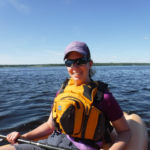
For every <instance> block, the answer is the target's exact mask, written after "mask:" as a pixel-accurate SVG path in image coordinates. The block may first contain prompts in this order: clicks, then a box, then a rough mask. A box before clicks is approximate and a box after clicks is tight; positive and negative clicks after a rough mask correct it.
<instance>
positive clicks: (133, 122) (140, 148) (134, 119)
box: [102, 112, 148, 150]
mask: <svg viewBox="0 0 150 150" xmlns="http://www.w3.org/2000/svg"><path fill="white" fill-rule="evenodd" d="M124 116H125V118H126V120H127V122H128V124H129V126H130V129H131V131H132V136H131V139H130V141H129V142H128V144H127V145H126V147H125V148H124V150H147V146H148V133H147V127H146V125H145V123H144V121H143V120H142V118H141V117H140V116H138V115H136V114H131V115H128V114H127V113H125V112H124ZM112 132H113V134H114V135H115V136H113V137H114V138H115V137H116V135H117V133H116V131H115V129H114V130H113V131H112ZM112 140H114V139H112ZM110 147H111V145H107V144H105V143H104V142H103V145H102V148H103V149H106V150H108V149H109V148H110Z"/></svg>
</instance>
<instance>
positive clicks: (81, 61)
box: [65, 57, 90, 67]
mask: <svg viewBox="0 0 150 150" xmlns="http://www.w3.org/2000/svg"><path fill="white" fill-rule="evenodd" d="M88 61H90V59H89V58H84V57H83V58H79V59H74V60H71V59H67V60H65V65H66V66H67V67H73V65H74V64H75V62H76V64H77V65H78V66H83V65H85V64H87V62H88Z"/></svg>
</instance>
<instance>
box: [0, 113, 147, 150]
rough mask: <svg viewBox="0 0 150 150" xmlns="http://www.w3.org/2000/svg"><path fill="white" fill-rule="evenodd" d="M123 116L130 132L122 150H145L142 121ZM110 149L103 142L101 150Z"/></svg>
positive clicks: (145, 136)
mask: <svg viewBox="0 0 150 150" xmlns="http://www.w3.org/2000/svg"><path fill="white" fill-rule="evenodd" d="M124 116H125V118H126V120H127V122H128V124H129V126H130V128H131V131H132V136H131V139H130V141H129V142H128V144H127V146H126V147H125V149H124V150H147V146H148V134H147V128H146V125H145V123H144V121H143V120H142V119H141V118H140V117H139V116H138V115H136V114H131V115H128V114H127V113H124ZM112 135H113V136H112V141H114V140H115V138H116V136H117V133H116V131H115V129H114V130H113V133H112ZM47 137H48V136H44V137H42V138H38V139H35V140H34V141H38V140H40V139H45V138H47ZM5 146H8V145H5ZM9 146H10V145H9ZM1 147H3V146H1ZM110 147H111V145H110V144H105V142H103V145H102V148H103V149H105V150H108V149H109V148H110Z"/></svg>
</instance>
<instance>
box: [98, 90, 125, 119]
mask: <svg viewBox="0 0 150 150" xmlns="http://www.w3.org/2000/svg"><path fill="white" fill-rule="evenodd" d="M98 108H99V109H100V110H101V111H102V112H103V113H104V114H105V115H106V116H107V117H108V119H109V120H110V121H116V120H118V119H120V118H121V117H122V116H123V112H122V109H121V107H120V105H119V104H118V102H117V100H116V99H115V98H114V97H113V95H112V93H110V92H108V91H105V93H104V99H103V101H102V102H101V103H100V104H99V105H98Z"/></svg>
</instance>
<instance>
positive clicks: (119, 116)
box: [0, 41, 131, 150]
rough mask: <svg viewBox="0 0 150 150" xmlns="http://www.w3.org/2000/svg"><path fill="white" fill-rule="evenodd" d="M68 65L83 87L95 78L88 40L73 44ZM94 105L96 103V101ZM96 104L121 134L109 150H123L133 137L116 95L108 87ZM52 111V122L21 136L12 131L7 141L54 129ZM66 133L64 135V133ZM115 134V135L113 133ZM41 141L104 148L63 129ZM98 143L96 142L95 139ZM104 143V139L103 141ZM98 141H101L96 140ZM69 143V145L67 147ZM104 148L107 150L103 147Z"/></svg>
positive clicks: (22, 148)
mask: <svg viewBox="0 0 150 150" xmlns="http://www.w3.org/2000/svg"><path fill="white" fill-rule="evenodd" d="M64 60H65V64H66V66H67V70H68V73H69V75H70V77H71V79H72V80H73V82H74V84H75V85H76V86H80V85H83V84H86V83H89V82H90V81H91V68H92V65H93V61H92V60H91V55H90V51H89V48H88V46H87V45H86V43H84V42H80V41H74V42H72V43H70V44H69V45H68V46H67V48H66V50H65V56H64ZM93 105H94V104H93ZM96 107H97V108H99V109H101V111H102V112H103V113H104V115H105V116H107V118H108V119H109V120H110V121H111V123H112V125H113V126H114V128H115V130H116V132H117V133H118V135H117V136H116V138H115V141H113V144H112V146H111V148H110V149H109V150H122V149H123V148H124V147H125V146H126V144H127V143H128V141H129V139H130V137H131V130H130V128H129V126H128V124H127V122H126V120H125V118H124V115H123V112H122V110H121V108H120V106H119V104H118V103H117V101H116V100H115V98H114V97H113V96H112V94H111V93H110V92H109V91H108V90H106V91H105V92H104V96H103V101H102V102H101V103H99V104H96ZM52 120H53V119H52V113H51V114H50V117H49V119H48V121H47V122H46V123H44V124H42V125H41V126H39V127H38V128H36V129H34V130H33V131H31V132H28V133H26V134H24V135H20V134H19V133H18V132H12V133H10V134H8V135H7V140H8V141H9V142H10V143H12V144H15V140H16V139H17V138H23V139H27V140H32V139H35V138H39V137H42V136H45V135H48V134H51V133H52V132H53V131H54V124H53V121H52ZM62 135H63V136H62ZM111 136H113V134H111ZM85 141H86V140H85ZM40 142H41V143H46V144H47V143H48V144H53V145H56V146H58V147H66V148H70V149H76V150H77V149H93V150H94V149H100V148H92V147H91V146H87V147H86V144H88V143H86V144H85V143H84V142H80V140H79V141H74V138H72V137H69V136H66V135H65V134H61V133H60V132H53V134H51V136H49V138H48V139H45V140H41V141H40ZM95 143H96V142H95ZM99 143H100V142H99ZM96 144H98V143H96ZM66 145H67V146H66ZM30 149H31V150H32V149H35V150H41V148H39V147H37V146H32V145H27V144H19V145H12V146H9V147H4V148H0V150H30ZM101 150H104V149H103V148H101Z"/></svg>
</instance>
